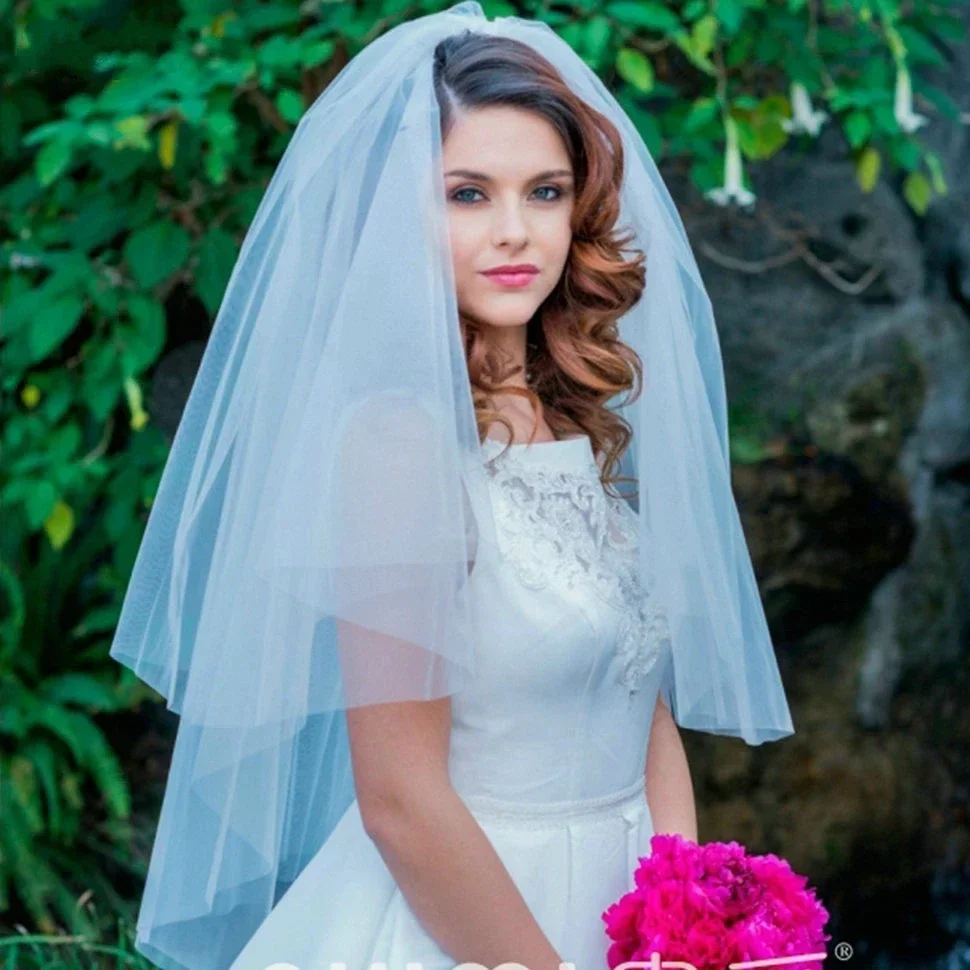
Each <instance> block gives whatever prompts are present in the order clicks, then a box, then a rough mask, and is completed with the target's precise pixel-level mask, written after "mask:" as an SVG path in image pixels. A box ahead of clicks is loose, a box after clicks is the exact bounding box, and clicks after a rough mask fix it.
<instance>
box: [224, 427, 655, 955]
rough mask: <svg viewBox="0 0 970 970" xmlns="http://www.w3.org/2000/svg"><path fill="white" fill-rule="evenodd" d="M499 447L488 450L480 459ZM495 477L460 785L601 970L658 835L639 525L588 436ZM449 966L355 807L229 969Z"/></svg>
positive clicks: (529, 898) (569, 936)
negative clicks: (617, 909)
mask: <svg viewBox="0 0 970 970" xmlns="http://www.w3.org/2000/svg"><path fill="white" fill-rule="evenodd" d="M502 448H503V445H502V444H501V443H500V442H498V441H494V440H493V439H491V438H486V440H485V444H484V445H483V455H484V457H485V458H493V457H495V456H497V455H498V454H499V453H500V452H501V451H502ZM486 467H487V468H488V470H489V490H490V494H491V497H492V501H493V503H494V505H493V508H494V511H495V521H496V526H497V529H498V533H499V534H498V541H499V555H498V556H497V561H488V560H487V559H485V558H483V557H479V560H478V561H477V562H476V563H475V565H474V568H473V571H472V575H471V579H470V582H471V583H472V586H473V589H474V602H475V604H476V605H475V609H476V611H477V610H479V609H480V611H481V612H480V629H481V648H480V657H481V664H482V667H481V670H480V673H479V674H478V677H477V680H476V682H475V685H474V687H473V688H471V689H469V690H467V691H463V692H460V693H457V694H455V695H453V696H452V719H453V728H452V734H451V751H450V761H449V768H450V773H451V778H452V782H453V784H454V787H455V790H456V791H457V792H458V794H459V795H460V796H461V797H462V799H463V801H464V802H465V803H466V805H467V806H468V808H469V810H470V811H471V812H472V813H473V815H474V816H475V818H476V819H477V820H478V821H479V823H480V824H481V827H482V829H483V830H484V831H485V833H486V834H487V836H488V837H489V839H490V841H491V842H492V844H493V845H494V847H495V849H496V851H497V853H498V855H499V856H500V857H501V859H502V861H503V862H504V864H505V866H506V867H507V869H508V871H509V873H510V874H511V876H512V879H513V880H514V882H515V883H516V885H517V886H518V888H519V890H520V891H521V893H522V895H523V897H524V898H525V900H526V902H527V903H528V905H529V908H530V910H531V911H532V913H533V914H534V916H535V918H536V920H537V921H538V923H539V925H540V926H541V927H542V929H543V931H544V932H545V933H546V935H547V936H548V938H549V939H550V941H551V942H552V944H553V946H554V947H555V948H556V950H557V952H558V953H559V954H560V956H561V957H562V959H563V960H564V961H567V962H572V963H574V964H575V966H576V968H577V970H606V967H607V963H606V952H607V949H608V947H609V943H610V940H609V939H608V937H607V936H606V933H605V924H604V922H603V920H602V917H601V914H602V913H603V911H604V910H605V909H606V908H607V907H608V906H609V905H610V904H611V903H613V902H614V901H615V900H616V899H618V898H619V897H620V896H621V895H622V894H623V893H625V892H627V891H628V890H629V889H632V888H633V885H634V883H633V870H634V869H635V868H636V866H637V859H638V856H644V855H648V854H649V849H650V847H649V842H650V837H651V835H652V834H653V825H652V821H651V818H650V812H649V809H648V806H647V802H646V796H645V790H644V769H645V763H646V754H647V744H648V741H649V733H650V724H651V720H652V717H653V713H654V705H655V703H656V701H657V697H658V693H659V691H660V690H661V687H663V688H664V689H666V687H667V683H666V681H665V678H667V677H669V669H670V668H669V658H670V649H669V646H670V644H669V640H668V639H667V636H666V623H665V618H664V616H663V613H662V612H661V611H660V610H659V609H657V607H656V606H655V605H654V601H653V600H652V599H650V598H649V597H646V596H644V594H643V586H642V585H641V579H640V576H639V568H638V565H637V562H638V560H637V554H636V543H637V541H638V540H637V529H636V517H635V512H634V511H633V509H632V508H631V507H630V506H629V505H628V504H627V503H626V501H625V500H623V499H614V498H612V497H611V496H609V495H607V494H606V492H605V491H604V489H603V487H602V485H601V483H600V480H599V469H598V466H597V464H596V461H595V459H594V457H593V452H592V448H591V443H590V439H589V438H588V437H586V436H580V437H574V438H567V439H563V440H559V441H552V442H539V443H536V444H532V445H528V444H514V445H512V446H511V448H510V451H509V452H508V453H507V454H506V455H504V456H503V457H501V458H499V459H498V460H497V461H494V462H491V463H490V464H488V465H486ZM621 488H622V489H623V490H624V491H626V490H627V489H628V488H629V484H628V483H622V484H621ZM476 615H477V614H476ZM409 963H411V964H418V965H419V966H416V967H413V968H408V966H407V965H408V964H409ZM456 963H457V961H456V960H455V959H453V958H452V957H450V956H449V955H448V954H446V953H445V952H444V951H443V950H442V949H441V948H440V947H439V946H438V945H437V944H436V943H435V941H434V940H433V938H432V937H431V936H430V935H429V934H428V933H427V931H426V930H425V929H424V928H423V926H422V925H421V924H420V923H419V922H418V920H417V919H416V917H415V916H414V914H413V912H412V911H411V909H410V907H409V906H408V903H407V901H406V899H405V897H404V895H403V894H402V892H401V890H400V889H399V888H398V886H397V884H396V882H395V880H394V878H393V876H392V875H391V872H390V870H389V869H388V868H387V866H386V865H385V863H384V861H383V858H382V856H381V855H380V853H379V852H378V850H377V848H376V845H375V844H374V842H372V841H371V839H370V838H369V837H368V836H367V834H366V833H365V831H364V829H363V827H362V824H361V818H360V814H359V811H358V806H357V802H356V801H354V802H353V803H352V804H351V806H350V808H349V809H348V810H347V811H346V813H345V814H344V816H343V818H342V819H341V820H340V822H339V823H338V825H337V827H336V828H335V829H334V831H333V832H332V833H331V835H330V837H329V838H328V839H327V840H326V842H325V843H324V845H323V847H322V848H321V849H320V850H319V852H318V853H317V854H316V855H315V856H314V857H313V858H312V859H311V861H310V862H309V864H308V865H307V866H306V868H305V869H304V870H303V871H302V872H301V873H300V875H299V876H298V877H297V879H296V881H295V882H294V883H293V885H292V886H291V887H290V888H289V889H288V890H287V891H286V893H285V894H284V895H283V897H282V898H281V899H280V901H279V902H278V903H277V904H276V906H275V908H274V909H273V910H272V911H271V912H270V913H269V915H268V916H267V918H266V919H265V920H264V921H263V923H262V924H261V925H260V926H259V929H258V930H257V931H256V933H255V934H254V936H253V937H252V938H251V939H250V940H249V942H248V943H247V945H246V946H245V947H244V949H243V950H242V951H241V953H240V954H239V955H238V957H237V958H236V960H235V961H234V962H233V964H232V966H231V968H230V970H266V968H267V967H271V966H272V965H274V964H290V965H292V966H294V967H297V968H299V970H331V966H332V965H335V964H337V965H339V964H343V965H344V966H345V967H346V968H347V970H369V968H370V967H371V965H372V964H384V965H386V967H387V968H388V970H452V968H453V967H454V966H455V965H456Z"/></svg>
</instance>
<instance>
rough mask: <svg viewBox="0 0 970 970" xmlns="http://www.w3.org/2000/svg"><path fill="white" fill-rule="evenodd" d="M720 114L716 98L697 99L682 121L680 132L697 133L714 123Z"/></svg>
mask: <svg viewBox="0 0 970 970" xmlns="http://www.w3.org/2000/svg"><path fill="white" fill-rule="evenodd" d="M719 113H720V105H719V104H718V101H717V98H698V99H697V100H696V101H695V102H694V103H693V104H692V105H691V106H690V111H689V112H688V113H687V117H686V118H685V119H684V124H683V126H682V130H683V131H685V132H693V131H699V130H700V129H701V128H704V127H705V126H706V125H709V124H711V123H712V122H714V121H716V120H717V118H718V114H719Z"/></svg>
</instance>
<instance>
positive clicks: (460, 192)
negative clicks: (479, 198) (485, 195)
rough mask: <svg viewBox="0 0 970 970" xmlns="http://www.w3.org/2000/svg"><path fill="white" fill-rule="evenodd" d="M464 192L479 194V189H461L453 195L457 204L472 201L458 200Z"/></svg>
mask: <svg viewBox="0 0 970 970" xmlns="http://www.w3.org/2000/svg"><path fill="white" fill-rule="evenodd" d="M462 192H478V189H470V188H465V189H459V190H458V191H457V192H455V194H454V195H452V198H453V199H454V200H455V201H456V202H470V201H471V200H470V199H459V198H458V196H460V195H461V194H462ZM478 194H479V195H481V192H479V193H478Z"/></svg>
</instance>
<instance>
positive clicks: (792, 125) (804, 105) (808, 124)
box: [781, 81, 829, 138]
mask: <svg viewBox="0 0 970 970" xmlns="http://www.w3.org/2000/svg"><path fill="white" fill-rule="evenodd" d="M791 110H792V116H791V118H784V119H783V120H782V122H781V126H782V128H784V129H785V131H787V132H788V133H789V134H796V133H799V132H805V133H806V134H808V135H811V136H812V137H813V138H815V137H817V136H818V133H819V129H820V128H821V127H822V125H823V124H824V122H825V119H826V118H828V116H829V115H828V112H827V111H822V110H821V109H819V110H818V111H816V110H815V109H814V108H813V107H812V99H811V97H809V94H808V89H807V88H806V87H805V85H804V84H799V82H798V81H793V82H792V86H791Z"/></svg>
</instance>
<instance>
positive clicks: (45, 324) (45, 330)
mask: <svg viewBox="0 0 970 970" xmlns="http://www.w3.org/2000/svg"><path fill="white" fill-rule="evenodd" d="M83 313H84V301H83V300H82V299H80V298H79V297H77V296H73V295H70V296H62V297H60V298H59V299H57V300H55V301H54V302H53V303H50V304H48V305H47V306H46V307H44V308H43V309H42V311H41V313H40V315H39V317H38V318H37V319H36V320H35V321H34V322H33V323H31V324H30V327H29V329H28V331H27V334H28V343H29V346H30V359H31V363H33V362H35V361H38V360H43V359H44V358H45V357H46V356H47V355H48V354H49V353H51V351H52V350H54V349H55V348H56V347H58V346H60V344H61V343H62V342H63V341H64V339H65V338H66V337H67V336H68V335H69V334H71V333H73V331H74V328H75V327H76V326H77V324H78V321H79V320H80V319H81V316H82V314H83Z"/></svg>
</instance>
